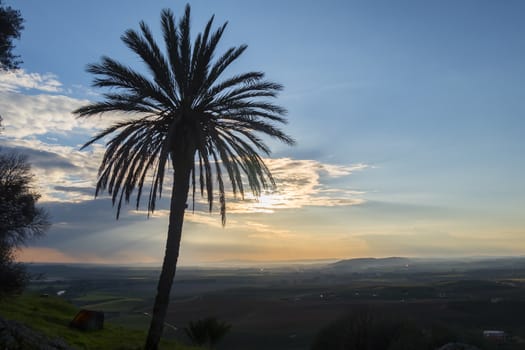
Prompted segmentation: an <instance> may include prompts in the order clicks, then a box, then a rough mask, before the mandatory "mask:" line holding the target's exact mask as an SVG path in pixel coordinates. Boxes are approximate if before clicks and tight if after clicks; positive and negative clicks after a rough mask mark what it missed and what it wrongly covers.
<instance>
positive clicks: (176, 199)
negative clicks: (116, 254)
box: [145, 164, 192, 350]
mask: <svg viewBox="0 0 525 350" xmlns="http://www.w3.org/2000/svg"><path fill="white" fill-rule="evenodd" d="M174 168H175V164H174ZM191 169H192V168H191V166H184V167H182V166H180V167H178V168H175V173H174V176H173V187H172V192H171V205H170V216H169V226H168V239H167V242H166V252H165V255H164V262H163V263H162V272H161V273H160V277H159V284H158V286H157V295H156V297H155V304H154V306H153V314H152V317H151V324H150V328H149V332H148V337H147V339H146V347H145V349H146V350H157V349H158V346H159V342H160V338H161V336H162V330H163V328H164V320H165V318H166V313H167V311H168V304H169V299H170V291H171V286H172V284H173V278H174V277H175V270H176V268H177V260H178V258H179V248H180V241H181V238H182V223H183V220H184V212H185V209H186V201H187V199H188V190H189V185H190V173H191Z"/></svg>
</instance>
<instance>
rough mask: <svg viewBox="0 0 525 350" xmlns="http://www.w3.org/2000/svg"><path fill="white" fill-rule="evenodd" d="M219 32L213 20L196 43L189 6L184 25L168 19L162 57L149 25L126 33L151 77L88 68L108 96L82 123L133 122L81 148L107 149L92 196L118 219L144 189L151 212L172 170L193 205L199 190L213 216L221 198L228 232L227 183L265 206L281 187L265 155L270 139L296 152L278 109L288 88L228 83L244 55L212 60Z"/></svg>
mask: <svg viewBox="0 0 525 350" xmlns="http://www.w3.org/2000/svg"><path fill="white" fill-rule="evenodd" d="M213 22H214V17H211V18H210V20H209V21H208V22H207V24H206V26H205V28H204V31H203V32H202V33H199V34H198V35H197V36H196V37H195V40H194V41H193V42H192V41H191V33H190V7H189V5H188V6H186V8H185V11H184V14H183V16H182V17H181V18H180V20H179V21H178V22H176V21H175V16H174V15H173V13H172V11H171V10H168V9H166V10H163V11H162V13H161V28H162V35H163V44H164V48H161V47H160V46H159V45H158V43H157V41H156V40H155V38H154V37H153V34H152V32H151V30H150V28H149V27H148V26H147V25H146V24H145V23H143V22H141V23H140V25H139V30H132V29H130V30H128V31H126V32H125V33H124V35H122V37H121V39H122V41H123V43H124V44H125V45H126V46H127V47H128V48H129V49H131V50H132V51H133V52H134V53H135V54H136V55H137V56H138V57H139V58H140V59H141V60H142V61H143V63H144V64H145V67H146V71H145V73H140V72H139V71H137V70H135V69H133V68H131V67H128V66H127V65H125V64H123V63H121V62H119V61H117V60H114V59H112V58H109V57H102V58H101V60H100V62H99V63H95V64H91V65H89V66H88V67H87V71H88V72H89V73H91V74H93V75H94V80H93V86H95V87H97V88H100V89H105V90H106V91H105V92H104V93H103V95H102V100H101V101H96V102H92V103H90V104H88V105H86V106H83V107H81V108H79V109H77V110H76V111H75V113H76V114H77V116H79V117H89V116H93V115H107V114H108V113H111V112H121V113H125V115H126V114H130V117H129V119H126V120H123V121H118V122H115V123H114V124H113V125H111V126H110V127H107V128H105V129H103V130H101V131H100V132H98V133H97V134H96V135H94V136H93V137H92V138H91V139H90V140H89V141H88V142H86V144H85V145H84V146H83V147H82V148H85V147H88V146H90V145H92V144H93V143H95V142H99V141H105V142H106V150H105V153H104V156H103V158H102V161H101V164H100V168H99V175H98V181H97V186H96V193H95V195H99V194H100V193H101V191H107V192H108V193H109V194H110V196H111V199H112V201H113V204H114V205H115V206H116V207H117V217H118V216H119V215H120V212H121V208H122V206H123V204H125V203H127V202H129V201H130V199H131V198H132V197H133V195H135V196H136V200H135V206H136V208H139V205H140V203H141V197H142V195H143V193H144V189H145V186H148V182H150V183H149V186H148V187H149V195H148V200H147V202H148V212H153V211H155V209H156V203H157V199H158V198H160V196H161V195H162V191H163V181H164V178H165V176H166V174H167V172H168V170H167V166H168V162H171V164H172V166H173V171H174V172H175V174H177V172H179V171H182V170H181V169H186V170H184V171H186V172H187V173H188V174H191V176H190V177H189V179H188V181H189V182H190V183H189V185H190V187H191V191H192V194H193V201H195V194H196V193H197V190H199V192H200V194H201V196H203V197H205V200H206V202H207V203H208V209H209V210H210V211H211V210H212V209H213V207H214V199H215V198H217V195H218V203H219V211H220V214H221V220H222V223H223V224H225V222H226V208H227V207H226V198H227V195H226V191H227V184H228V183H229V184H230V187H231V190H232V192H233V195H234V196H237V195H240V196H241V198H244V194H245V191H246V189H249V190H250V191H251V192H252V193H253V194H255V195H256V196H259V195H260V194H261V193H262V191H264V190H265V189H268V188H270V187H273V186H275V181H274V179H273V177H272V174H271V172H270V169H268V167H267V166H266V164H265V162H264V160H263V158H262V157H261V156H260V154H264V155H269V154H270V148H269V147H268V146H267V144H266V143H265V142H264V137H265V136H269V137H270V138H275V139H277V140H279V141H282V142H284V143H286V144H290V145H292V144H294V142H295V141H294V140H293V139H292V138H291V137H290V136H289V135H287V134H286V133H285V132H284V131H282V130H281V129H280V128H279V127H278V126H277V124H284V123H286V119H285V115H286V109H284V108H283V107H281V106H279V105H277V104H274V103H273V102H272V99H275V98H276V97H277V96H278V94H279V92H280V91H281V90H282V89H283V87H282V85H281V84H278V83H275V82H271V81H267V80H265V78H264V74H263V73H262V72H248V73H243V74H237V75H234V76H232V77H228V78H226V79H223V78H222V74H223V73H224V71H225V70H226V68H227V67H228V66H230V65H231V64H232V63H233V62H234V61H235V60H237V59H238V58H239V57H240V56H241V55H242V53H243V52H244V51H245V50H246V48H247V46H246V45H241V46H238V47H231V48H229V49H227V50H226V51H225V52H224V53H222V54H221V55H218V56H217V58H214V57H215V56H216V50H217V47H218V43H219V42H220V40H221V38H222V36H223V33H224V30H225V28H226V23H225V24H224V25H222V26H220V27H218V28H217V29H215V30H213ZM219 79H220V80H219ZM259 153H260V154H259ZM225 177H226V178H225ZM225 180H227V181H225ZM193 207H194V208H195V202H194V205H193Z"/></svg>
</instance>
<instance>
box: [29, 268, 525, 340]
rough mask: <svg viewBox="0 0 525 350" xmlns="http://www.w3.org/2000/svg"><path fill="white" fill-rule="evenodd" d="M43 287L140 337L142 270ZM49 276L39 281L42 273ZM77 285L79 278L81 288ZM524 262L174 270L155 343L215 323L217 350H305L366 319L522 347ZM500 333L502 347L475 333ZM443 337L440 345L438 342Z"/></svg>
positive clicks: (72, 272) (37, 284)
mask: <svg viewBox="0 0 525 350" xmlns="http://www.w3.org/2000/svg"><path fill="white" fill-rule="evenodd" d="M31 269H32V270H33V271H34V272H36V273H43V274H44V275H45V276H53V278H48V277H45V278H43V279H40V280H35V281H33V282H32V284H31V289H32V290H33V291H35V292H38V293H49V294H54V293H57V292H59V291H65V292H64V294H63V295H62V297H63V298H65V299H67V300H69V301H71V302H72V303H73V304H74V305H76V306H77V307H79V308H88V309H95V310H100V311H104V312H105V314H106V319H107V320H108V322H111V323H112V324H115V325H118V326H125V327H128V328H131V329H135V330H138V331H145V330H146V329H147V327H148V324H149V315H148V314H149V312H150V308H151V305H152V301H153V297H154V292H155V288H156V278H157V274H158V271H157V270H155V269H151V268H125V267H97V266H54V265H35V266H32V267H31ZM46 270H47V271H49V272H46ZM78 276H82V277H81V278H80V277H78ZM524 278H525V259H515V260H501V261H497V260H494V261H492V265H491V264H489V263H488V262H486V261H478V262H468V263H464V262H457V263H455V264H454V263H453V262H450V261H441V262H440V263H439V264H436V263H435V262H432V263H428V264H427V263H425V262H424V261H421V262H419V261H411V263H410V265H409V266H408V267H407V264H406V262H405V261H389V262H388V263H387V264H383V265H381V266H377V264H376V262H373V263H372V264H366V263H364V265H363V262H362V261H358V262H356V261H352V260H350V261H347V262H346V264H344V263H343V264H341V263H336V264H326V265H293V266H280V267H270V268H267V267H265V268H255V267H246V268H220V269H211V268H182V269H181V270H180V271H179V272H178V274H177V277H176V282H175V284H174V286H173V293H172V301H171V304H170V308H169V311H168V317H167V323H168V326H167V327H166V328H165V332H164V334H165V337H166V338H167V339H177V340H179V341H181V342H184V343H188V339H186V337H185V335H184V331H183V328H184V327H185V326H187V324H188V323H189V322H190V321H195V320H198V319H203V318H206V317H210V316H213V317H217V318H218V319H219V320H223V321H226V322H228V323H230V324H231V325H232V329H231V332H230V333H229V334H228V335H227V336H226V337H225V338H224V339H223V341H221V343H219V345H218V349H219V350H221V349H224V350H225V349H232V350H235V349H246V348H250V349H255V350H257V349H261V350H262V349H270V348H271V349H278V350H279V349H283V350H284V349H291V350H294V349H308V348H309V347H310V345H311V344H312V342H313V341H314V340H315V339H316V336H317V334H318V333H319V332H320V331H321V330H322V329H323V328H325V327H326V326H327V325H330V324H331V323H333V322H334V321H336V320H338V319H341V318H343V317H345V316H348V315H351V314H355V313H358V312H362V310H368V312H373V313H374V314H378V315H387V316H388V315H394V316H395V317H397V318H400V315H401V318H402V319H403V321H406V322H413V323H414V324H418V325H421V327H429V329H430V328H435V327H438V328H439V329H441V328H443V329H446V332H445V333H446V334H447V336H449V338H451V339H455V340H463V341H468V342H470V343H476V344H478V346H481V348H482V349H492V348H493V347H494V346H496V345H497V346H498V349H509V350H514V349H521V348H523V346H525V344H524V343H523V339H525V316H524V315H525V282H524ZM488 329H491V330H493V329H496V330H503V331H505V332H506V333H507V334H508V340H507V341H506V343H505V344H496V345H495V344H491V343H486V341H485V340H484V339H483V338H482V333H483V330H488ZM445 338H446V337H444V341H445V340H446V339H445Z"/></svg>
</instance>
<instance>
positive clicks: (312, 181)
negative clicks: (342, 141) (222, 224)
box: [228, 158, 368, 213]
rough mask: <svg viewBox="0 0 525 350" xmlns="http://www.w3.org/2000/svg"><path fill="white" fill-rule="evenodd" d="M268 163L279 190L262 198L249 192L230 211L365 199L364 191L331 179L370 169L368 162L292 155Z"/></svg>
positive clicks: (345, 203)
mask: <svg viewBox="0 0 525 350" xmlns="http://www.w3.org/2000/svg"><path fill="white" fill-rule="evenodd" d="M265 162H266V163H267V165H268V168H269V169H270V171H271V172H272V174H273V176H274V179H275V182H276V185H277V187H276V189H275V190H273V191H267V192H265V193H263V194H261V196H260V197H259V198H255V197H254V196H252V195H249V194H248V195H247V196H246V197H245V200H244V201H240V200H233V201H230V204H229V205H228V212H230V213H252V212H263V213H272V212H274V211H275V210H278V209H297V208H302V207H305V206H323V207H332V206H349V205H356V204H361V203H363V202H364V200H363V198H362V197H361V196H362V195H363V192H361V191H355V190H351V189H348V188H340V187H334V186H331V185H330V180H331V179H335V178H341V177H346V176H349V175H351V174H352V173H353V172H356V171H362V170H364V169H366V168H368V166H367V165H366V164H361V163H360V164H354V165H347V166H345V165H335V164H325V163H321V162H319V161H317V160H301V159H291V158H278V159H266V160H265Z"/></svg>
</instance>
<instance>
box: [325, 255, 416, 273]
mask: <svg viewBox="0 0 525 350" xmlns="http://www.w3.org/2000/svg"><path fill="white" fill-rule="evenodd" d="M411 262H412V260H411V259H409V258H401V257H389V258H358V259H346V260H340V261H338V262H335V263H332V264H329V265H328V266H329V268H332V269H335V270H338V271H341V270H344V271H354V270H355V271H363V270H371V269H389V268H406V267H408V266H410V264H411Z"/></svg>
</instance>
